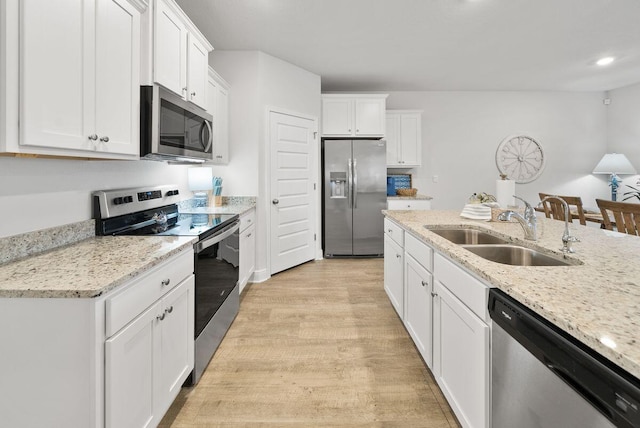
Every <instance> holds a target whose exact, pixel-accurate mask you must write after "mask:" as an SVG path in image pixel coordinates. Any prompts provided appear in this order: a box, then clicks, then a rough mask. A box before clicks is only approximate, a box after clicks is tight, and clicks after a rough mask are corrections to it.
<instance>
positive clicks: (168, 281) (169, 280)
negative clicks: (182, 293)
mask: <svg viewBox="0 0 640 428" xmlns="http://www.w3.org/2000/svg"><path fill="white" fill-rule="evenodd" d="M161 284H162V286H163V287H166V286H167V285H169V284H171V278H167V279H163V280H162V282H161Z"/></svg>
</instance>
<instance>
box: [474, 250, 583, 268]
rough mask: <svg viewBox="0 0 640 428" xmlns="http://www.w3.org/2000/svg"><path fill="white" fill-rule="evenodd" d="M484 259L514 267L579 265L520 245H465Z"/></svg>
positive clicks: (576, 262)
mask: <svg viewBox="0 0 640 428" xmlns="http://www.w3.org/2000/svg"><path fill="white" fill-rule="evenodd" d="M463 248H465V249H467V250H468V251H471V252H472V253H474V254H477V255H478V256H480V257H482V258H483V259H487V260H491V261H492V262H496V263H502V264H505V265H514V266H571V265H575V264H579V262H578V261H571V260H568V259H562V258H559V257H553V256H549V255H547V254H543V253H541V252H539V251H536V250H532V249H531V248H526V247H521V246H518V245H463Z"/></svg>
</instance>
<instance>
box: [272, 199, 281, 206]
mask: <svg viewBox="0 0 640 428" xmlns="http://www.w3.org/2000/svg"><path fill="white" fill-rule="evenodd" d="M271 203H272V204H273V205H278V204H279V203H280V201H279V200H277V199H274V200H273V201H271Z"/></svg>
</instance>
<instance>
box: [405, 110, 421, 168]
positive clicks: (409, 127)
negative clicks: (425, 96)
mask: <svg viewBox="0 0 640 428" xmlns="http://www.w3.org/2000/svg"><path fill="white" fill-rule="evenodd" d="M400 152H401V153H402V165H404V166H420V165H421V164H422V159H421V156H422V116H421V114H420V113H407V114H402V115H400Z"/></svg>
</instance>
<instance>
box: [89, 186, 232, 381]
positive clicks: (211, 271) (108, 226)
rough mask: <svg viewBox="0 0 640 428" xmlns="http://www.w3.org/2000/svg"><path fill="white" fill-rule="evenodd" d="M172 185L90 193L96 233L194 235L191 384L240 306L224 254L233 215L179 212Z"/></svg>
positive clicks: (217, 344) (230, 269)
mask: <svg viewBox="0 0 640 428" xmlns="http://www.w3.org/2000/svg"><path fill="white" fill-rule="evenodd" d="M179 201H180V194H179V191H178V188H177V186H158V187H139V188H130V189H118V190H102V191H96V192H93V212H94V218H95V220H96V235H158V236H170V235H173V236H194V237H197V238H198V241H197V242H196V243H195V244H194V246H193V247H194V252H195V260H194V266H195V282H196V286H195V320H194V323H195V328H194V331H195V362H194V369H193V372H192V374H191V376H190V378H189V379H188V380H187V383H188V384H191V385H193V384H196V383H197V382H198V380H200V377H201V376H202V372H203V371H204V369H205V368H206V367H207V365H208V364H209V361H210V360H211V357H212V356H213V354H214V353H215V351H216V350H217V349H218V346H219V345H220V342H221V341H222V339H223V337H224V335H225V334H226V332H227V330H228V329H229V327H230V326H231V323H232V322H233V320H234V319H235V317H236V315H237V313H238V309H239V306H240V296H239V291H238V290H239V287H238V265H237V261H233V262H232V261H230V260H229V259H231V260H234V258H232V257H227V256H226V255H227V254H229V252H228V248H230V247H231V245H230V244H231V242H230V240H232V239H234V237H233V234H234V233H235V232H237V231H238V228H239V224H240V221H239V220H238V215H232V214H215V215H213V214H180V213H179V212H178V206H177V203H178V202H179Z"/></svg>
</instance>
